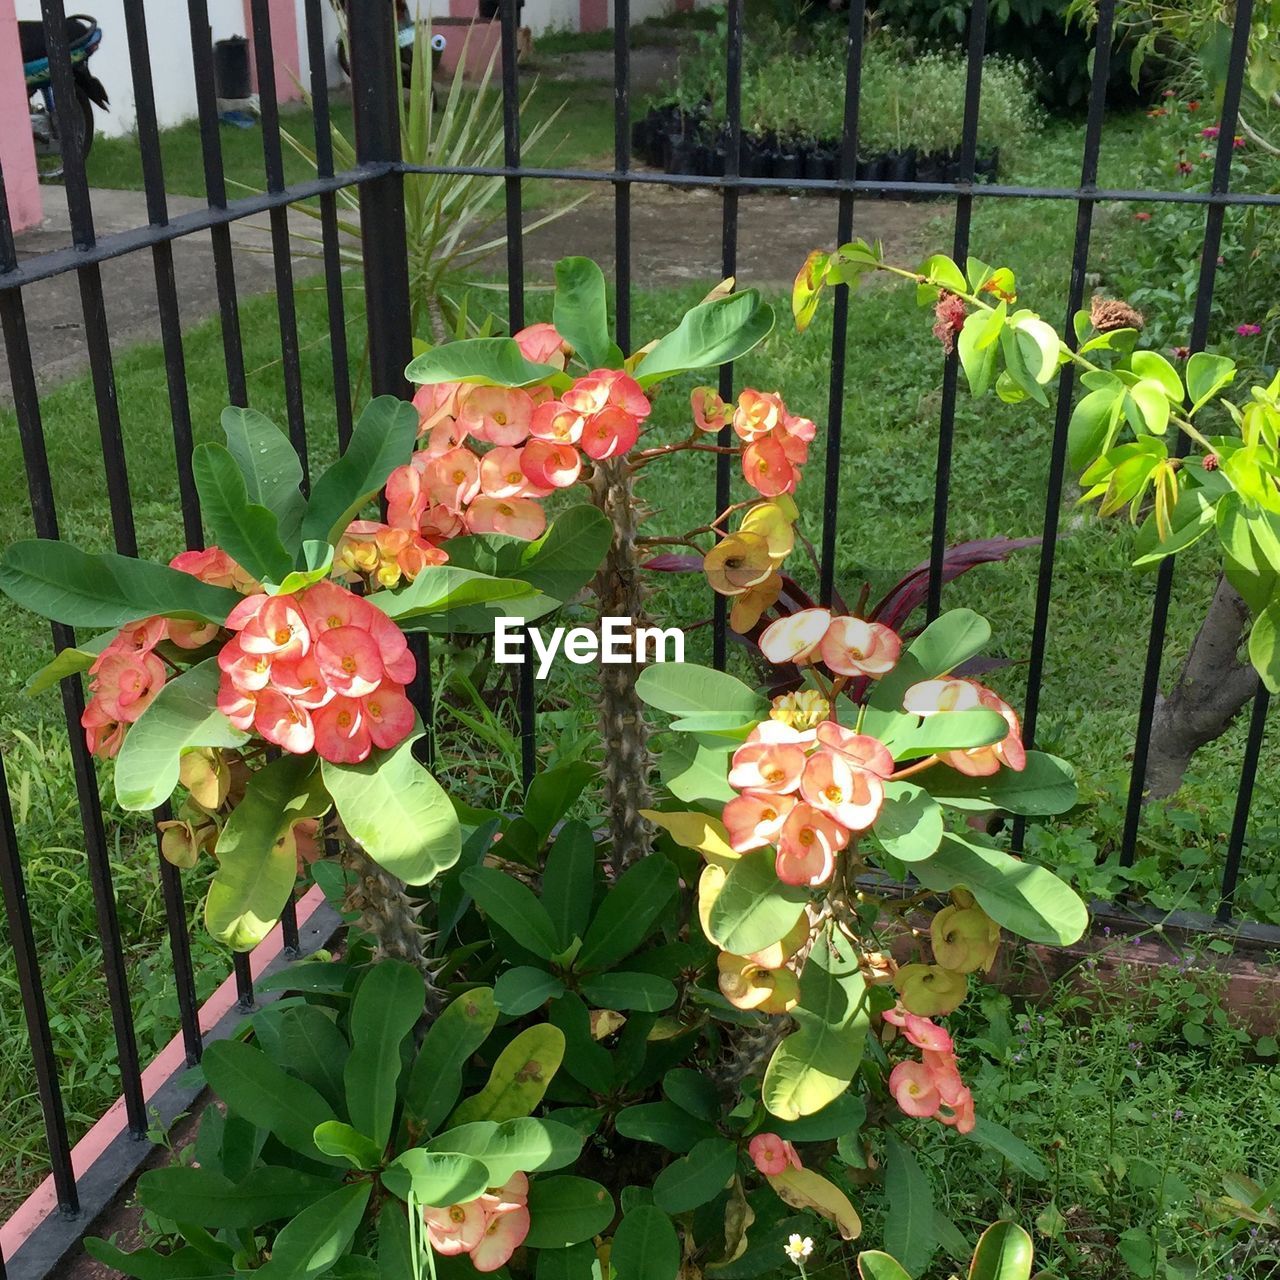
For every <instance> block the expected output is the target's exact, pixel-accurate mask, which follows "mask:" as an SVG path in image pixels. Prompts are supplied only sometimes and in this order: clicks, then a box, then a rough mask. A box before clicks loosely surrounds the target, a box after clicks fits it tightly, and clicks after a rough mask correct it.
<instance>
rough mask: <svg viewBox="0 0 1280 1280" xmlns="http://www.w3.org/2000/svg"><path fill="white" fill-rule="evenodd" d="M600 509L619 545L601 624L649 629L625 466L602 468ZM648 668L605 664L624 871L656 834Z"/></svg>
mask: <svg viewBox="0 0 1280 1280" xmlns="http://www.w3.org/2000/svg"><path fill="white" fill-rule="evenodd" d="M591 491H592V498H593V500H594V502H595V505H596V506H597V507H599V508H600V510H601V511H603V512H604V514H605V515H606V516H607V517H608V518H609V523H610V524H611V525H612V527H613V543H612V545H611V546H610V548H609V554H608V556H607V557H606V558H605V562H604V564H603V565H602V566H601V568H600V572H599V573H598V574H597V575H596V580H595V592H596V599H597V602H598V603H599V607H600V616H601V618H611V617H613V618H630V619H632V620H633V622H634V624H635V625H636V626H640V625H642V624H643V620H644V616H645V614H644V597H645V591H644V588H643V586H642V584H641V582H640V566H639V563H638V558H637V554H636V528H637V525H638V524H639V512H638V511H637V504H636V497H635V492H634V490H633V488H632V483H631V472H630V470H629V469H628V466H627V463H626V462H625V460H621V459H619V460H615V461H609V462H599V463H597V464H596V467H595V472H594V474H593V475H592V479H591ZM640 670H641V668H640V667H639V666H637V665H635V664H633V663H604V662H602V663H601V664H600V738H601V741H602V743H603V745H604V800H605V813H606V814H607V815H608V819H609V830H610V833H611V835H612V838H613V866H614V870H615V871H621V870H623V869H624V868H626V867H628V866H630V865H631V864H632V863H633V862H635V861H636V860H637V859H639V858H641V857H643V856H644V855H645V854H646V853H647V852H648V851H649V843H650V827H649V824H648V823H647V822H646V821H645V820H644V818H642V817H641V816H640V810H641V809H644V808H646V807H647V806H648V805H649V804H650V801H651V795H650V791H649V772H650V769H651V766H652V761H651V759H650V755H649V727H648V724H647V722H646V720H645V716H644V705H643V704H642V703H641V701H640V699H639V698H638V697H637V696H636V679H637V677H638V676H639V674H640Z"/></svg>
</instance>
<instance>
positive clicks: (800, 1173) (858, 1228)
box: [769, 1169, 862, 1240]
mask: <svg viewBox="0 0 1280 1280" xmlns="http://www.w3.org/2000/svg"><path fill="white" fill-rule="evenodd" d="M769 1185H770V1186H771V1187H772V1188H773V1189H774V1190H775V1191H776V1192H777V1193H778V1198H779V1199H780V1200H782V1201H783V1203H785V1204H789V1205H790V1206H791V1207H792V1208H793V1209H812V1210H813V1211H814V1212H815V1213H820V1214H821V1215H822V1216H823V1217H824V1218H826V1219H827V1220H828V1221H830V1222H834V1223H835V1225H836V1229H837V1230H838V1231H839V1232H840V1235H841V1237H842V1238H843V1239H845V1240H856V1239H857V1238H858V1236H860V1235H861V1234H862V1219H861V1218H860V1217H858V1211H857V1210H856V1209H855V1208H854V1207H853V1205H852V1203H850V1200H849V1197H848V1196H846V1195H845V1193H844V1192H843V1191H841V1190H840V1188H839V1187H837V1186H836V1184H835V1183H834V1182H831V1181H830V1180H829V1179H827V1178H824V1177H823V1176H822V1174H820V1173H818V1172H817V1171H816V1170H813V1169H784V1170H783V1171H782V1172H781V1173H773V1174H770V1175H769Z"/></svg>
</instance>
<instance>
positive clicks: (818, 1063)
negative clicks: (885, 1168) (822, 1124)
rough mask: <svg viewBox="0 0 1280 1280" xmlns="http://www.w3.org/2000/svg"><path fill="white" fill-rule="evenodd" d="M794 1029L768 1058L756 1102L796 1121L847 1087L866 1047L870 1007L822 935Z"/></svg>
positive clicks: (850, 969) (804, 980) (860, 984)
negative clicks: (760, 1098)
mask: <svg viewBox="0 0 1280 1280" xmlns="http://www.w3.org/2000/svg"><path fill="white" fill-rule="evenodd" d="M791 1016H792V1018H793V1019H794V1021H795V1023H796V1030H795V1031H793V1032H792V1033H791V1034H790V1035H789V1036H787V1037H786V1039H784V1040H783V1041H782V1043H781V1044H779V1045H778V1047H777V1048H776V1049H775V1050H774V1052H773V1057H772V1058H770V1059H769V1065H768V1067H767V1068H766V1069H765V1073H764V1086H763V1089H762V1091H761V1097H762V1099H763V1101H764V1105H765V1107H766V1108H767V1109H768V1111H769V1113H770V1114H771V1115H775V1116H778V1117H780V1118H781V1119H783V1120H798V1119H799V1118H800V1117H801V1116H810V1115H813V1114H814V1113H815V1112H819V1111H821V1110H823V1109H824V1108H825V1107H827V1106H829V1105H830V1104H831V1103H832V1102H834V1101H835V1099H836V1098H838V1097H839V1096H840V1095H841V1094H842V1093H844V1091H845V1090H846V1089H847V1088H848V1087H849V1082H850V1081H851V1080H852V1079H853V1077H854V1074H855V1072H856V1071H857V1070H858V1064H859V1062H861V1061H862V1053H863V1049H864V1047H865V1045H866V1038H867V1026H868V1021H869V1016H870V1015H869V1006H868V1001H867V991H866V983H865V982H864V981H863V978H862V975H861V974H860V973H859V972H858V969H857V966H856V965H853V964H851V963H845V962H843V961H840V960H838V959H837V957H836V956H835V954H834V953H833V952H832V950H831V944H830V940H829V938H828V937H827V936H826V935H825V934H824V935H823V936H822V937H821V938H820V939H819V940H818V942H817V943H816V944H815V945H814V948H813V951H812V952H811V953H810V955H809V959H808V961H806V963H805V967H804V971H803V973H802V974H801V975H800V1002H799V1004H797V1005H796V1007H795V1008H794V1009H792V1011H791Z"/></svg>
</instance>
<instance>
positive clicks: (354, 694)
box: [316, 627, 385, 698]
mask: <svg viewBox="0 0 1280 1280" xmlns="http://www.w3.org/2000/svg"><path fill="white" fill-rule="evenodd" d="M316 666H317V667H318V668H319V670H320V674H321V675H322V676H323V677H324V682H325V684H327V685H328V686H329V688H330V689H332V690H333V691H334V692H335V693H340V694H342V695H344V696H345V697H348V698H362V697H364V695H365V694H367V693H372V692H373V691H374V690H375V689H376V688H377V687H378V685H379V684H381V683H382V678H383V675H384V674H385V673H384V671H383V669H382V654H381V653H380V652H379V650H378V642H377V641H376V640H375V639H374V638H373V636H372V635H371V634H370V633H369V632H368V631H366V630H364V629H363V628H362V627H335V628H334V629H333V630H331V631H326V632H325V633H324V634H323V635H322V636H321V637H320V638H319V639H318V640H317V641H316Z"/></svg>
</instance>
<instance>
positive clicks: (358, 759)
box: [312, 697, 373, 764]
mask: <svg viewBox="0 0 1280 1280" xmlns="http://www.w3.org/2000/svg"><path fill="white" fill-rule="evenodd" d="M362 710H363V708H362V707H361V705H360V703H359V702H358V701H357V700H356V699H354V698H344V697H336V698H333V699H332V700H331V701H329V702H326V703H325V705H324V706H323V707H320V708H319V709H318V710H317V711H316V712H315V714H314V715H313V716H312V722H313V724H314V726H315V747H316V751H317V753H318V754H319V755H320V757H321V759H323V760H329V761H332V762H333V763H334V764H360V763H362V762H363V761H365V760H367V759H368V758H369V752H370V751H372V750H373V737H372V735H371V734H370V732H369V725H368V723H367V722H366V720H365V717H364V716H363V714H362Z"/></svg>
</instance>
